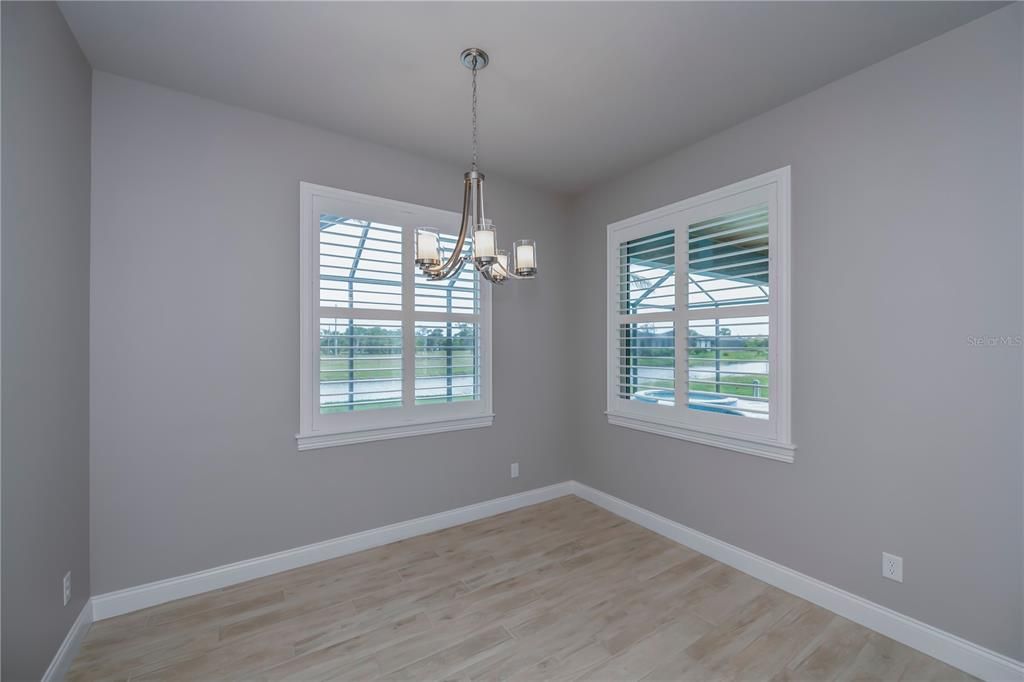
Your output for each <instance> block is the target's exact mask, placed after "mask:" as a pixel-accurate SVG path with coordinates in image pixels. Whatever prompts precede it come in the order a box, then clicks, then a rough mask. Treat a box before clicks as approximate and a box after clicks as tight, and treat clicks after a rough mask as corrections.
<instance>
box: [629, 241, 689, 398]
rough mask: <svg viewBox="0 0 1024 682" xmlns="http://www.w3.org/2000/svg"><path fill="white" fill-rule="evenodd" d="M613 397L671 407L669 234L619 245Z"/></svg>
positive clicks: (672, 354)
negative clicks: (615, 365)
mask: <svg viewBox="0 0 1024 682" xmlns="http://www.w3.org/2000/svg"><path fill="white" fill-rule="evenodd" d="M616 268H617V270H618V275H617V277H618V279H617V285H618V292H619V293H618V300H617V307H618V345H617V348H616V350H617V352H618V366H619V367H618V368H619V372H618V377H619V378H618V395H619V397H620V398H624V399H627V400H629V399H634V400H642V401H645V402H648V403H654V404H662V405H672V404H674V403H675V346H676V343H675V337H676V332H675V329H676V327H675V321H674V319H673V318H674V315H673V313H674V311H675V309H676V280H675V232H674V231H672V230H665V231H661V232H657V233H654V234H650V235H645V236H642V237H638V238H636V239H630V240H627V241H624V242H622V243H620V244H619V247H618V256H617V262H616Z"/></svg>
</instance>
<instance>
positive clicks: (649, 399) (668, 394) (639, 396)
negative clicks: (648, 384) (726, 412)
mask: <svg viewBox="0 0 1024 682" xmlns="http://www.w3.org/2000/svg"><path fill="white" fill-rule="evenodd" d="M633 399H634V400H639V401H640V402H644V403H672V402H675V399H676V392H675V391H673V390H672V389H665V388H658V389H650V390H646V391H637V393H636V394H635V395H634V396H633ZM689 399H690V404H691V405H735V404H736V398H731V397H729V396H723V395H719V394H718V393H710V392H708V391H690V393H689Z"/></svg>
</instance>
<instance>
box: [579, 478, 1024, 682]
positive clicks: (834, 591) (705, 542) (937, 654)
mask: <svg viewBox="0 0 1024 682" xmlns="http://www.w3.org/2000/svg"><path fill="white" fill-rule="evenodd" d="M571 490H572V492H573V494H575V495H577V496H578V497H581V498H583V499H584V500H587V501H589V502H593V503H594V504H596V505H598V506H599V507H603V508H604V509H607V510H608V511H610V512H612V513H613V514H616V515H618V516H621V517H623V518H625V519H628V520H630V521H632V522H634V523H636V524H638V525H641V526H643V527H644V528H647V529H648V530H652V531H654V532H655V533H658V534H659V535H663V536H665V537H666V538H668V539H670V540H674V541H675V542H678V543H679V544H681V545H686V546H687V547H690V548H691V549H694V550H696V551H698V552H700V553H701V554H706V555H708V556H709V557H711V558H713V559H717V560H718V561H721V562H722V563H723V564H728V565H729V566H732V567H733V568H736V569H738V570H740V571H743V572H744V573H747V574H749V575H752V576H754V577H755V578H757V579H759V580H763V581H764V582H766V583H768V584H769V585H773V586H775V587H777V588H779V589H781V590H785V591H786V592H789V593H791V594H795V595H797V596H798V597H801V598H803V599H806V600H807V601H809V602H812V603H814V604H817V605H818V606H821V607H822V608H825V609H828V610H829V611H832V612H833V613H837V614H839V615H840V616H843V617H844V618H848V619H850V620H852V621H854V622H855V623H860V624H861V625H863V626H864V627H867V628H870V629H872V630H875V631H876V632H880V633H881V634H883V635H885V636H886V637H890V638H892V639H894V640H896V641H897V642H900V643H902V644H906V645H907V646H909V647H912V648H914V649H917V650H918V651H921V652H923V653H926V654H928V655H929V656H932V657H934V658H937V659H939V660H940V661H943V662H945V663H948V664H949V665H951V666H954V667H956V668H959V669H960V670H963V671H965V672H967V673H970V674H971V675H974V676H975V677H980V678H981V679H983V680H991V681H992V682H996V681H999V682H1002V681H1004V680H1024V662H1021V661H1017V660H1014V659H1012V658H1010V657H1008V656H1004V655H1002V654H1000V653H997V652H995V651H992V650H990V649H986V648H984V647H982V646H978V645H977V644H974V643H973V642H969V641H967V640H966V639H963V638H962V637H958V636H956V635H953V634H950V633H948V632H945V631H943V630H940V629H938V628H936V627H933V626H931V625H928V624H927V623H922V622H921V621H919V620H915V619H914V618H911V617H909V616H905V615H903V614H902V613H898V612H896V611H893V610H892V609H889V608H886V607H884V606H881V605H880V604H876V603H874V602H872V601H869V600H867V599H864V598H863V597H858V596H857V595H855V594H852V593H850V592H847V591H845V590H841V589H839V588H838V587H834V586H832V585H829V584H828V583H824V582H822V581H820V580H817V579H815V578H812V577H810V576H807V575H804V574H803V573H799V572H797V571H794V570H793V569H791V568H787V567H785V566H783V565H781V564H777V563H775V562H774V561H770V560H768V559H765V558H764V557H761V556H758V555H757V554H753V553H751V552H748V551H746V550H744V549H740V548H739V547H736V546H734V545H730V544H729V543H727V542H723V541H721V540H718V539H717V538H714V537H711V536H710V535H706V534H704V533H701V532H700V531H697V530H694V529H692V528H689V527H687V526H684V525H683V524H681V523H676V522H675V521H672V520H671V519H667V518H665V517H664V516H659V515H658V514H655V513H654V512H651V511H648V510H646V509H644V508H642V507H638V506H636V505H635V504H630V503H629V502H626V501H625V500H621V499H619V498H617V497H614V496H612V495H609V494H608V493H604V492H601V491H600V490H596V489H594V488H591V487H590V486H588V485H585V484H583V483H579V482H577V481H573V482H572V483H571Z"/></svg>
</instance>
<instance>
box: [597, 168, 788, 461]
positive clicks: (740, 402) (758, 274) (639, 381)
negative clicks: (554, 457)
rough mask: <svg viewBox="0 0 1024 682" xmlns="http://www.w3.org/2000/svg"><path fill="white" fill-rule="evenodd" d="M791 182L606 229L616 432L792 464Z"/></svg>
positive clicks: (769, 179) (690, 202) (717, 194)
mask: <svg viewBox="0 0 1024 682" xmlns="http://www.w3.org/2000/svg"><path fill="white" fill-rule="evenodd" d="M789 178H790V173H789V168H788V167H786V168H782V169H779V170H776V171H772V172H770V173H766V174H764V175H760V176H758V177H756V178H751V179H749V180H745V181H743V182H739V183H736V184H734V185H730V186H728V187H724V188H722V189H719V190H715V191H712V192H708V193H706V194H702V195H700V196H696V197H693V198H691V199H686V200H684V201H681V202H678V203H675V204H672V205H670V206H666V207H664V208H660V209H657V210H655V211H651V212H648V213H644V214H643V215H639V216H636V217H634V218H630V219H627V220H623V221H620V222H617V223H614V224H611V225H609V226H608V382H607V383H608V421H609V422H610V423H612V424H616V425H620V426H627V427H631V428H636V429H640V430H644V431H650V432H653V433H658V434H661V435H666V436H670V437H674V438H681V439H684V440H690V441H694V442H698V443H703V444H707V445H714V446H718V447H724V448H728V449H732V450H736V451H739V452H746V453H749V454H755V455H761V456H764V457H769V458H772V459H778V460H783V461H792V460H793V451H794V450H795V446H794V445H793V444H792V442H791V435H790V376H789V368H790V353H789V309H790V305H789V269H788V268H789V265H788V260H789V248H790V246H789V243H790V189H789V182H790V180H789ZM681 395H685V396H687V398H686V400H680V399H679V398H678V396H681Z"/></svg>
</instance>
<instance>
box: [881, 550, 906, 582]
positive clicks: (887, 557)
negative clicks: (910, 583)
mask: <svg viewBox="0 0 1024 682" xmlns="http://www.w3.org/2000/svg"><path fill="white" fill-rule="evenodd" d="M882 577H883V578H888V579H889V580H895V581H896V582H898V583H901V582H903V557H900V556H896V555H895V554H889V553H887V552H882Z"/></svg>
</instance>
